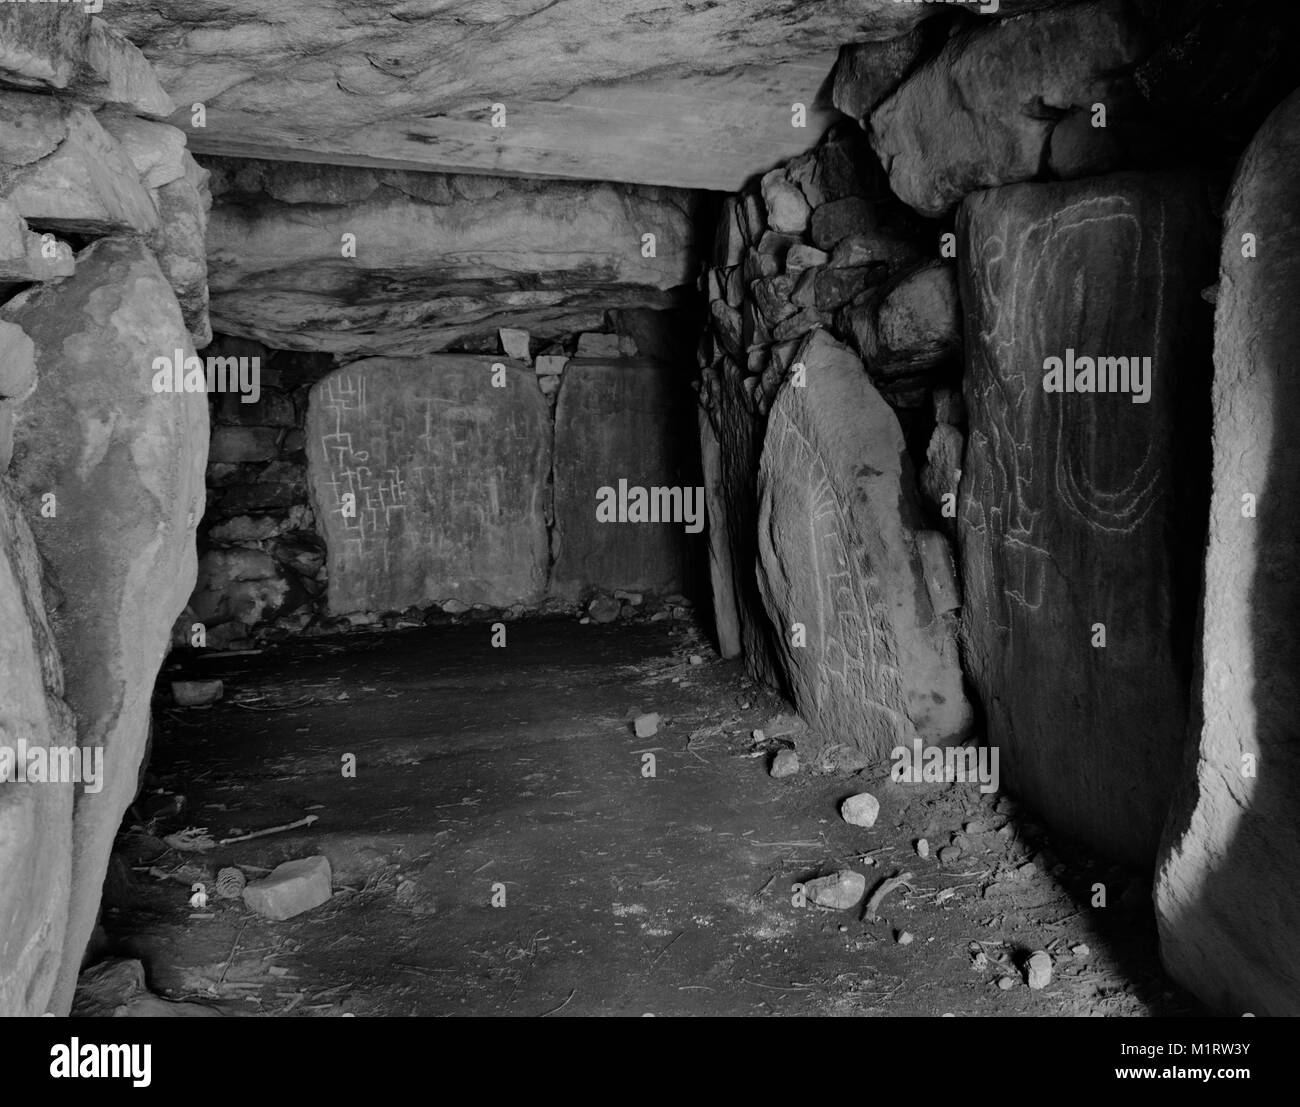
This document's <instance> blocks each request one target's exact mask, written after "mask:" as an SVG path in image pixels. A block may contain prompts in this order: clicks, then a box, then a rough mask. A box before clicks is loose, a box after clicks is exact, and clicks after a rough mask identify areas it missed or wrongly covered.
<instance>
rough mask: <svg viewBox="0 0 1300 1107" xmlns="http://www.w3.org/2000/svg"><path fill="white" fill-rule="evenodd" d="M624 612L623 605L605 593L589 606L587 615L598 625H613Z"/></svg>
mask: <svg viewBox="0 0 1300 1107" xmlns="http://www.w3.org/2000/svg"><path fill="white" fill-rule="evenodd" d="M622 610H623V605H622V604H621V603H619V602H618V600H616V599H614V598H613V597H612V596H606V595H604V594H603V593H602V594H601V595H599V596H596V597H595V598H594V599H593V600H592V601H591V603H589V604H587V614H588V615H590V616H591V617H592V619H593V620H594V621H595V622H597V623H612V622H613V621H614V620H615V619H617V618H618V614H619V612H620V611H622Z"/></svg>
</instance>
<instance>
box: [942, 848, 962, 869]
mask: <svg viewBox="0 0 1300 1107" xmlns="http://www.w3.org/2000/svg"><path fill="white" fill-rule="evenodd" d="M959 860H961V847H960V846H944V847H943V849H941V850H940V851H939V863H940V864H942V865H949V864H951V863H952V862H954V861H959Z"/></svg>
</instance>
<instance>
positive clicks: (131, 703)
mask: <svg viewBox="0 0 1300 1107" xmlns="http://www.w3.org/2000/svg"><path fill="white" fill-rule="evenodd" d="M0 314H2V315H3V316H4V317H5V318H6V319H8V320H11V321H13V322H16V323H19V324H20V325H21V326H22V327H23V329H24V330H25V331H26V332H27V333H28V334H29V335H30V336H31V338H32V340H33V342H34V343H35V344H36V351H37V371H38V384H37V388H36V390H35V391H34V392H33V393H32V395H31V396H30V397H29V398H28V399H27V400H26V401H25V402H24V403H23V404H22V405H21V406H20V407H19V408H18V412H17V427H16V431H15V439H16V442H15V450H14V459H13V475H14V477H15V480H16V481H17V483H18V485H19V488H20V489H21V492H22V495H23V497H24V501H25V507H26V510H27V515H28V518H29V519H34V520H38V522H39V525H38V526H37V528H36V540H37V543H38V545H39V547H40V549H41V552H42V554H43V555H44V557H45V558H46V560H47V562H48V564H49V565H50V567H51V570H52V572H53V575H54V583H55V585H56V586H57V588H58V589H59V591H60V592H61V593H62V595H63V597H64V604H63V606H62V607H61V608H60V609H59V611H58V613H57V615H56V617H55V620H54V626H55V632H56V635H57V638H58V643H59V647H60V650H61V652H62V654H63V657H64V660H65V664H66V666H67V700H68V703H69V705H70V706H71V707H72V709H73V710H74V711H75V712H76V714H77V718H78V729H77V738H78V742H79V744H80V745H81V746H83V747H86V746H102V747H103V748H104V773H105V782H104V786H103V790H102V791H100V792H98V793H96V794H89V793H84V792H79V793H78V795H77V797H76V808H75V820H74V837H73V845H74V852H73V858H72V887H73V892H72V902H71V908H70V916H69V920H68V929H67V935H66V945H65V953H64V957H63V963H62V967H61V969H60V974H59V983H58V986H57V989H56V992H55V996H54V998H53V1000H52V1004H53V1005H54V1008H53V1009H55V1010H60V1009H61V1010H66V1008H67V1004H68V1003H69V1002H70V1001H71V996H72V988H73V985H74V984H75V981H76V974H77V970H78V968H79V967H80V960H81V954H82V951H83V950H84V948H85V946H86V942H87V940H88V939H89V937H90V933H91V929H92V928H93V926H94V923H95V915H96V911H97V909H98V906H99V895H100V888H101V886H102V884H103V880H104V872H105V869H106V866H107V864H108V856H109V851H110V849H111V847H112V843H113V837H114V834H115V833H116V831H117V827H118V823H119V821H120V820H121V818H122V814H123V813H124V812H125V810H126V807H127V805H128V804H129V803H130V802H131V800H132V798H133V797H134V795H135V791H136V786H137V779H138V770H139V767H140V760H141V757H142V756H143V754H144V750H145V744H146V740H147V737H148V728H149V701H150V697H151V695H152V693H153V685H154V679H155V677H156V676H157V673H158V667H159V665H160V663H161V661H162V658H163V654H164V652H165V651H166V648H167V642H168V635H169V631H170V629H171V626H172V623H173V621H174V620H175V618H176V616H177V614H178V613H179V612H180V611H181V610H182V608H184V606H185V601H186V598H187V597H188V596H189V593H190V590H191V588H192V587H193V585H194V574H195V553H194V529H195V525H196V524H197V522H198V520H199V517H200V516H201V515H202V514H203V466H204V461H205V458H206V454H207V441H208V418H207V401H206V397H204V396H203V395H201V394H197V393H183V394H180V395H168V394H156V393H154V392H153V391H152V389H151V384H150V381H151V378H150V374H149V366H150V364H151V362H152V360H153V358H155V357H157V356H160V355H161V354H164V353H169V352H170V351H174V350H177V349H183V350H185V351H186V354H187V355H188V354H191V353H193V347H192V346H191V345H190V341H189V336H188V334H187V332H186V330H185V326H184V323H183V321H182V319H181V315H180V310H179V308H178V307H177V305H176V300H175V297H174V295H173V293H172V291H171V288H170V286H169V285H168V284H167V281H166V280H165V278H164V277H163V275H162V273H161V271H160V270H159V268H158V265H157V262H156V261H155V260H154V258H153V256H152V255H151V254H150V253H149V252H148V250H147V249H146V247H145V246H144V245H143V244H141V243H139V242H136V241H127V240H118V239H105V240H102V241H100V242H97V243H95V244H94V245H93V246H91V247H89V248H88V249H87V250H85V251H84V252H83V253H82V254H80V255H79V257H78V259H77V273H76V276H74V277H72V278H69V279H68V280H66V281H64V282H62V283H61V284H59V285H57V286H45V287H38V288H35V289H32V290H29V291H28V292H25V293H23V294H21V295H20V296H19V297H18V298H17V299H15V300H12V301H10V302H9V303H8V304H6V305H5V306H4V308H3V310H2V311H0ZM47 492H52V493H54V495H55V496H56V502H57V514H56V515H55V516H54V517H53V518H40V514H39V513H40V506H41V498H42V496H43V495H44V494H45V493H47Z"/></svg>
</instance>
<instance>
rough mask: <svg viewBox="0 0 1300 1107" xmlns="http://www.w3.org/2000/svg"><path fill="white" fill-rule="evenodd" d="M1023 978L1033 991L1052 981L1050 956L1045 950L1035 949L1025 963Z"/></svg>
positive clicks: (1044, 986)
mask: <svg viewBox="0 0 1300 1107" xmlns="http://www.w3.org/2000/svg"><path fill="white" fill-rule="evenodd" d="M1025 980H1026V983H1028V985H1029V986H1030V987H1031V988H1033V989H1034V990H1035V991H1038V990H1039V989H1042V988H1046V987H1047V985H1049V984H1050V983H1051V982H1052V958H1051V956H1050V955H1049V954H1048V953H1047V951H1046V950H1042V949H1040V950H1037V951H1036V952H1035V953H1034V954H1033V955H1032V956H1031V957H1030V958H1029V961H1028V963H1027V964H1026V965H1025Z"/></svg>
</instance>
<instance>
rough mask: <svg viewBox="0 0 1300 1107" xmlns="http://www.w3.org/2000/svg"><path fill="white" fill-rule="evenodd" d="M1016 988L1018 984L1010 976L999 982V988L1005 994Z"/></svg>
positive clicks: (1002, 978)
mask: <svg viewBox="0 0 1300 1107" xmlns="http://www.w3.org/2000/svg"><path fill="white" fill-rule="evenodd" d="M1015 986H1016V982H1015V981H1014V980H1012V979H1011V977H1009V976H1004V977H1001V978H1000V979H999V980H998V987H999V988H1001V989H1002V990H1003V991H1004V992H1009V991H1011V989H1012V988H1014V987H1015Z"/></svg>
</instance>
